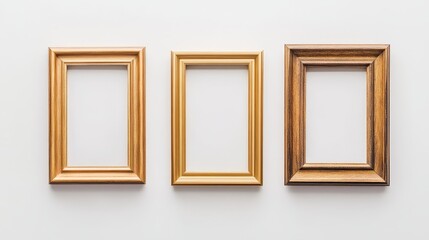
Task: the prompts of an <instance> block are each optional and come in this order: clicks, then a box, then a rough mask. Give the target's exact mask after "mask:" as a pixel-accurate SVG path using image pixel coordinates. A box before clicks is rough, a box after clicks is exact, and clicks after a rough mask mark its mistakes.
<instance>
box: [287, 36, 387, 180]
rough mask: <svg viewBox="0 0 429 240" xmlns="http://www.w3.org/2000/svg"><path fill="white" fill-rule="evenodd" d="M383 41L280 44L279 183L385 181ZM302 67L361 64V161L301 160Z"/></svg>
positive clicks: (385, 98)
mask: <svg viewBox="0 0 429 240" xmlns="http://www.w3.org/2000/svg"><path fill="white" fill-rule="evenodd" d="M389 61H390V56H389V45H384V44H383V45H375V44H370V45H306V44H303V45H302V44H300V45H294V44H292V45H290V44H287V45H285V145H286V147H285V184H288V185H302V184H330V185H389ZM307 66H351V67H353V66H358V67H366V78H367V117H366V118H367V162H366V163H306V162H305V98H306V95H305V94H306V90H305V88H306V87H305V85H306V68H307Z"/></svg>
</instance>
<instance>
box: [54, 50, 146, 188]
mask: <svg viewBox="0 0 429 240" xmlns="http://www.w3.org/2000/svg"><path fill="white" fill-rule="evenodd" d="M71 65H124V66H126V67H127V68H128V166H126V167H110V166H106V167H91V166H89V167H73V166H68V165H67V67H68V66H71ZM145 125H146V124H145V49H144V48H50V49H49V183H55V184H56V183H144V182H145V175H146V174H145V156H146V153H145V151H146V150H145V146H146V143H145V141H146V140H145Z"/></svg>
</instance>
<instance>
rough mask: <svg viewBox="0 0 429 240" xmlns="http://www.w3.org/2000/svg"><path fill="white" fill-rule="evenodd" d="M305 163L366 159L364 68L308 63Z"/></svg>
mask: <svg viewBox="0 0 429 240" xmlns="http://www.w3.org/2000/svg"><path fill="white" fill-rule="evenodd" d="M305 124H306V156H305V159H306V160H305V161H306V162H307V163H366V69H365V68H363V67H362V68H360V67H307V71H306V123H305Z"/></svg>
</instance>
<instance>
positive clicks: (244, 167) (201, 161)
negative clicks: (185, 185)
mask: <svg viewBox="0 0 429 240" xmlns="http://www.w3.org/2000/svg"><path fill="white" fill-rule="evenodd" d="M186 170H187V171H189V172H247V171H248V67H247V66H187V68H186Z"/></svg>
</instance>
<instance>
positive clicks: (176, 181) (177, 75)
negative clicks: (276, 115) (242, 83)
mask: <svg viewBox="0 0 429 240" xmlns="http://www.w3.org/2000/svg"><path fill="white" fill-rule="evenodd" d="M190 65H198V66H225V65H232V66H240V65H242V66H247V67H248V72H249V74H248V83H249V84H248V86H249V87H248V171H247V172H188V171H186V67H187V66H190ZM171 73H172V75H171V118H172V120H171V121H172V129H171V130H172V133H171V141H172V176H171V179H172V185H262V81H263V53H262V52H235V53H234V52H172V54H171Z"/></svg>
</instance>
